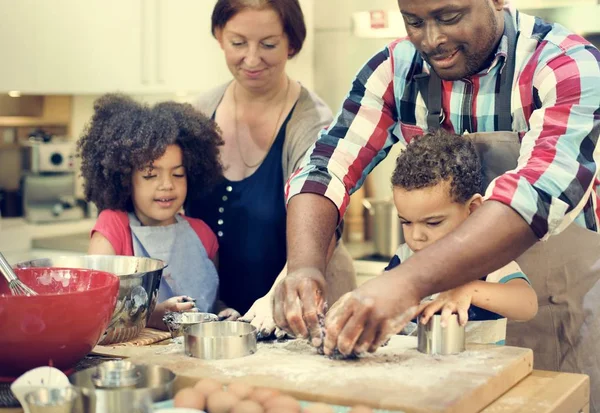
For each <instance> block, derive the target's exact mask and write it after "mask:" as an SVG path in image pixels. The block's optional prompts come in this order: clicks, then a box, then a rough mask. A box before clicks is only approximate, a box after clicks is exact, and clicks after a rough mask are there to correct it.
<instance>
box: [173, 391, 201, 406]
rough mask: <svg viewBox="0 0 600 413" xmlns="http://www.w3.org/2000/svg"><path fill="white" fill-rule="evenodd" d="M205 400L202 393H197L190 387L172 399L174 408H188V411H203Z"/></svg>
mask: <svg viewBox="0 0 600 413" xmlns="http://www.w3.org/2000/svg"><path fill="white" fill-rule="evenodd" d="M205 401H206V398H205V397H204V395H203V394H202V393H198V392H197V391H196V390H194V389H193V388H192V387H186V388H185V389H181V390H179V391H178V392H177V394H176V395H175V398H174V399H173V405H174V406H175V407H188V408H190V409H198V410H204V405H205Z"/></svg>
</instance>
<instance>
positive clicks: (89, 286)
mask: <svg viewBox="0 0 600 413" xmlns="http://www.w3.org/2000/svg"><path fill="white" fill-rule="evenodd" d="M15 273H16V274H17V277H18V278H19V279H20V280H21V281H22V282H23V283H25V284H26V285H27V286H29V287H31V288H32V289H33V290H34V291H35V292H37V293H38V295H36V296H14V295H12V294H11V292H10V290H9V288H8V283H6V282H5V281H4V279H0V376H1V377H3V378H5V379H6V378H16V377H18V376H20V375H21V374H23V373H24V372H26V371H27V370H30V369H33V368H35V367H40V366H48V365H52V366H54V367H56V368H58V369H61V370H66V369H69V368H71V367H73V366H75V364H77V362H78V361H79V360H81V359H82V358H83V357H85V355H87V354H88V353H89V352H90V351H91V350H92V348H94V346H95V345H96V343H97V342H98V340H99V339H100V336H101V335H102V334H103V333H104V331H105V330H106V327H107V326H108V323H109V321H110V319H111V316H112V313H113V311H114V309H115V306H116V304H117V295H118V293H119V277H117V276H116V275H114V274H110V273H107V272H104V271H96V270H84V269H70V268H26V269H15Z"/></svg>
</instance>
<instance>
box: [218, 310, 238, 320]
mask: <svg viewBox="0 0 600 413" xmlns="http://www.w3.org/2000/svg"><path fill="white" fill-rule="evenodd" d="M217 316H218V317H219V320H220V321H235V320H237V319H238V318H240V317H241V316H240V313H238V312H237V311H236V310H234V309H233V308H226V309H224V310H221V311H219V314H217Z"/></svg>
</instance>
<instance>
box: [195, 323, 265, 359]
mask: <svg viewBox="0 0 600 413" xmlns="http://www.w3.org/2000/svg"><path fill="white" fill-rule="evenodd" d="M184 351H185V354H187V355H188V356H192V357H196V358H201V359H205V360H219V359H231V358H237V357H244V356H248V355H250V354H254V353H256V328H255V327H254V326H253V325H252V324H249V323H244V322H241V321H212V322H208V323H200V324H194V325H191V326H189V327H186V329H185V330H184Z"/></svg>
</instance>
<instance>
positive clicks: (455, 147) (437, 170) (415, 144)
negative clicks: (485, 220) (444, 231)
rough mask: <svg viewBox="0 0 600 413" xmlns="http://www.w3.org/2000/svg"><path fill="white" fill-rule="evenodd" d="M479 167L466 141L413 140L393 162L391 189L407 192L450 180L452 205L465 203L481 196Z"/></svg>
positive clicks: (443, 137) (446, 137) (450, 137)
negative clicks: (474, 196)
mask: <svg viewBox="0 0 600 413" xmlns="http://www.w3.org/2000/svg"><path fill="white" fill-rule="evenodd" d="M482 178H483V177H482V174H481V163H480V161H479V156H478V155H477V151H476V149H475V145H474V144H473V142H471V140H470V139H468V137H465V136H460V135H456V134H453V133H448V132H444V131H442V130H440V131H438V132H435V133H426V134H424V135H422V136H416V137H415V138H413V140H412V141H411V142H410V143H409V144H408V145H407V146H406V149H405V150H404V151H403V152H402V153H401V154H400V155H399V156H398V159H397V160H396V169H395V170H394V173H393V174H392V185H393V186H395V187H399V188H403V189H406V190H409V191H410V190H412V189H421V188H428V187H432V186H434V185H437V184H439V183H440V182H443V181H447V180H450V196H451V198H452V200H453V201H455V202H460V203H464V202H466V201H467V200H469V199H470V198H471V197H472V196H473V195H475V194H477V193H479V192H481V189H482V188H481V185H482Z"/></svg>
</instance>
